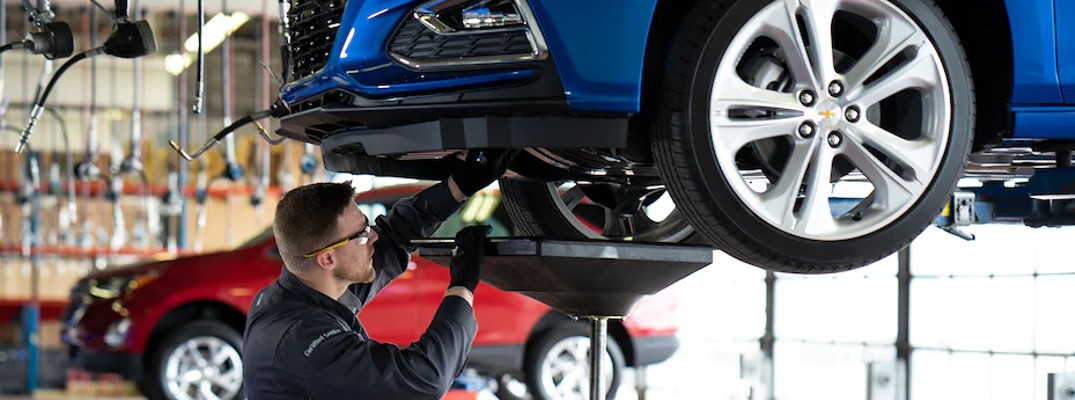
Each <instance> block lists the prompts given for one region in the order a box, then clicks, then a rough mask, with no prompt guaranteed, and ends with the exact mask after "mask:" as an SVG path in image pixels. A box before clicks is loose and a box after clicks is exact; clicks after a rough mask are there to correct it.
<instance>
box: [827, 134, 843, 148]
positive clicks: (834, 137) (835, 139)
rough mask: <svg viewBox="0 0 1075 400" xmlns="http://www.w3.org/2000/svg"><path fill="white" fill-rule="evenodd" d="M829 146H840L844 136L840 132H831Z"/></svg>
mask: <svg viewBox="0 0 1075 400" xmlns="http://www.w3.org/2000/svg"><path fill="white" fill-rule="evenodd" d="M828 139H829V146H832V147H840V143H843V142H844V137H843V136H840V132H831V133H829V137H828Z"/></svg>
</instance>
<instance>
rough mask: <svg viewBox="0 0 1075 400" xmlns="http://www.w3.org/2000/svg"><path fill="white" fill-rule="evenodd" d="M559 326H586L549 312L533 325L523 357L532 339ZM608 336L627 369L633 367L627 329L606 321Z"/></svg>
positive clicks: (618, 322) (621, 325) (621, 322)
mask: <svg viewBox="0 0 1075 400" xmlns="http://www.w3.org/2000/svg"><path fill="white" fill-rule="evenodd" d="M560 324H579V325H584V326H588V324H586V322H585V321H583V320H578V321H576V320H574V319H572V318H571V317H569V316H567V315H564V314H563V313H561V312H559V311H549V312H547V313H545V316H543V317H541V319H540V320H538V322H537V323H536V324H534V328H533V329H531V330H530V336H528V337H527V338H526V353H525V355H529V354H530V347H531V346H533V345H534V339H537V337H538V336H541V335H542V334H544V333H545V332H546V331H548V330H549V329H552V328H553V327H554V326H557V325H560ZM608 336H609V337H611V338H612V340H615V341H616V345H617V346H620V350H621V351H622V352H623V361H624V364H626V365H627V366H628V367H633V366H634V365H635V348H634V343H633V342H631V336H630V335H628V334H627V328H625V327H624V326H623V321H621V320H618V319H610V320H609V321H608ZM525 355H524V356H525ZM520 369H521V368H520Z"/></svg>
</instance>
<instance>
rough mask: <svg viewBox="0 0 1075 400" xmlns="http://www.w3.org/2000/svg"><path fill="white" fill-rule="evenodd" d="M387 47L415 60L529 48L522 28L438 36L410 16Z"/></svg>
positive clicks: (522, 51) (524, 51) (508, 52)
mask: <svg viewBox="0 0 1075 400" xmlns="http://www.w3.org/2000/svg"><path fill="white" fill-rule="evenodd" d="M389 49H390V50H391V51H392V52H393V53H395V54H398V55H400V56H403V57H406V58H408V59H411V60H415V61H422V60H448V59H466V58H472V57H488V56H501V55H514V54H528V53H530V52H531V51H532V48H531V46H530V40H528V39H527V37H526V32H524V31H520V30H516V31H500V32H490V33H475V34H469V35H438V34H436V33H434V32H433V31H430V30H429V29H427V28H426V27H425V25H422V23H421V22H418V20H416V19H414V18H407V19H405V20H404V22H403V24H402V25H400V27H399V29H398V30H397V31H396V34H395V36H393V37H392V42H391V43H390V44H389Z"/></svg>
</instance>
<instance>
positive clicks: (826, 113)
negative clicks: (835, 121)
mask: <svg viewBox="0 0 1075 400" xmlns="http://www.w3.org/2000/svg"><path fill="white" fill-rule="evenodd" d="M818 114H820V115H821V116H822V117H825V118H836V111H830V110H824V111H818Z"/></svg>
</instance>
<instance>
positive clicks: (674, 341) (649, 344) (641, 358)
mask: <svg viewBox="0 0 1075 400" xmlns="http://www.w3.org/2000/svg"><path fill="white" fill-rule="evenodd" d="M631 343H632V345H634V348H635V357H634V360H632V361H633V362H632V363H631V365H630V366H631V367H637V366H645V365H651V364H657V363H660V362H664V361H665V360H668V359H669V358H671V357H672V355H673V354H675V353H676V350H679V338H677V337H675V336H646V337H636V338H631Z"/></svg>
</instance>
